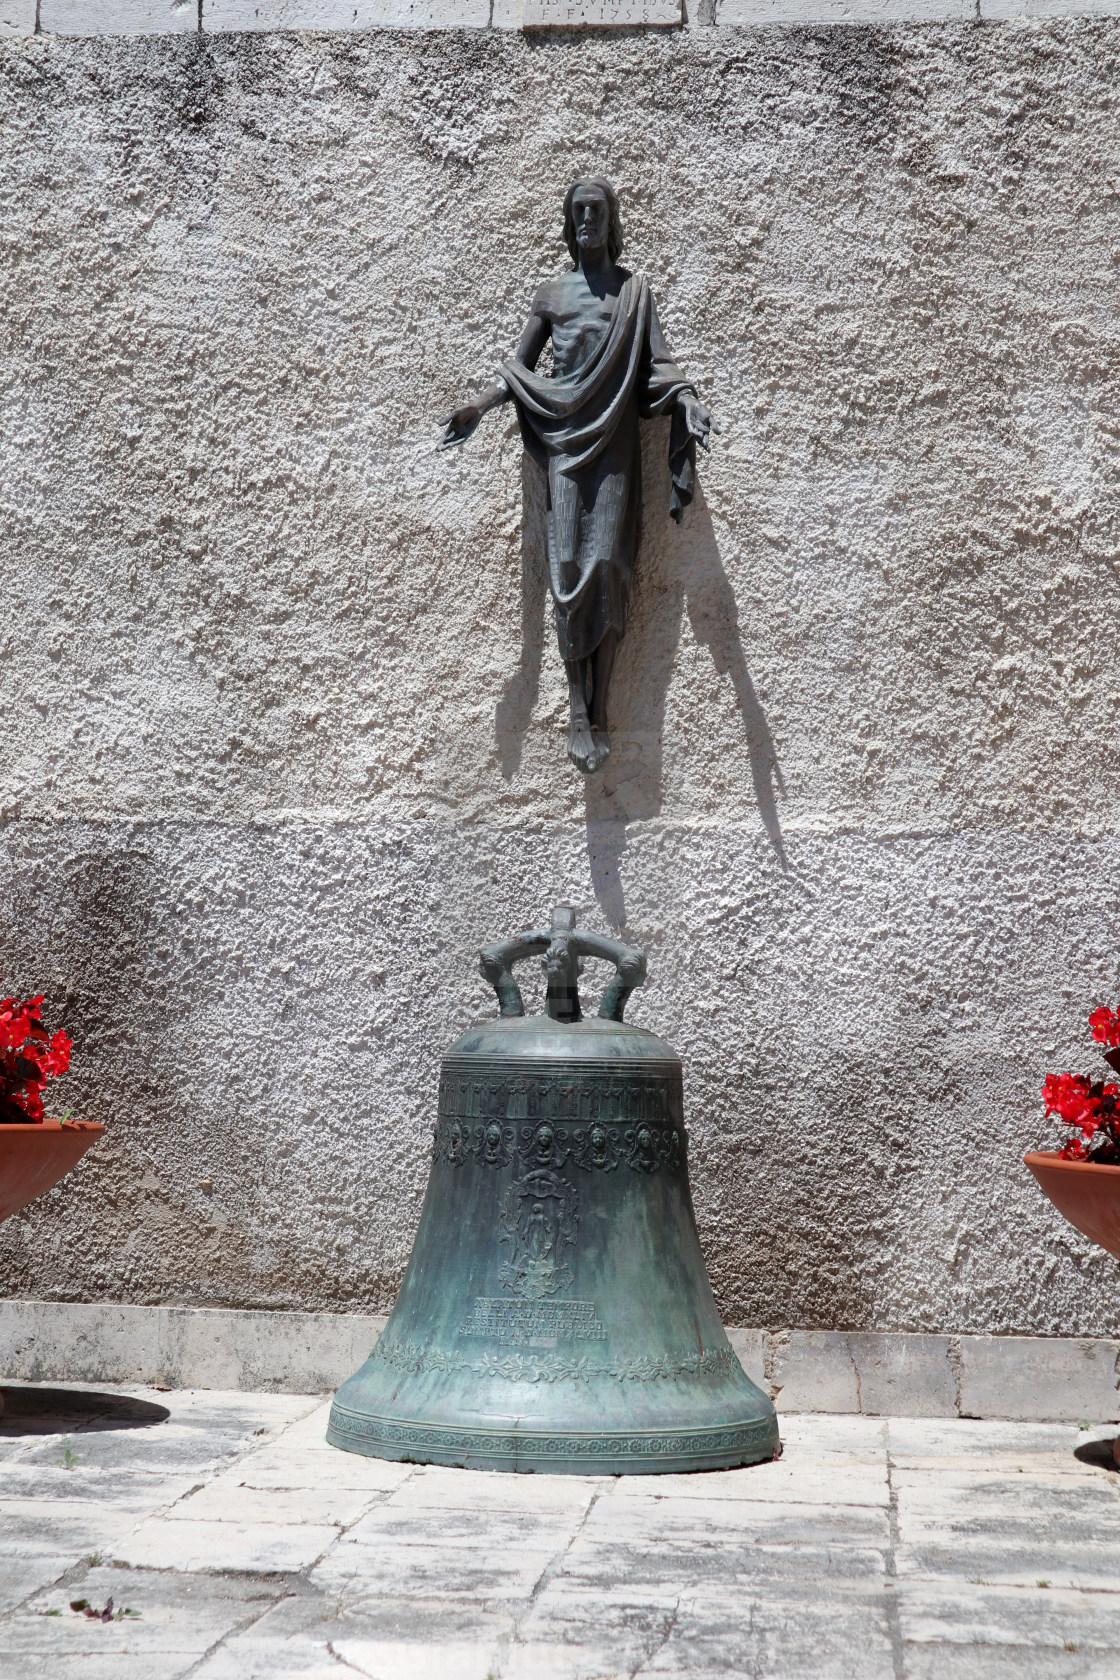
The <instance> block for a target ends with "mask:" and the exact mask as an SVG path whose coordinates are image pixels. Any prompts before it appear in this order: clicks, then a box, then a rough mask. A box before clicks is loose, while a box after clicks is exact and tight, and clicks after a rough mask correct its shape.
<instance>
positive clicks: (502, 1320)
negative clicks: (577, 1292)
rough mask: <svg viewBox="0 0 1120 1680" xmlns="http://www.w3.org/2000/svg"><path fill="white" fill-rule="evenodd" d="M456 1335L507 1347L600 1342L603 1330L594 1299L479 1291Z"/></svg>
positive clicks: (603, 1335) (603, 1338) (602, 1338)
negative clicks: (511, 1297)
mask: <svg viewBox="0 0 1120 1680" xmlns="http://www.w3.org/2000/svg"><path fill="white" fill-rule="evenodd" d="M459 1334H460V1336H491V1337H493V1338H494V1339H495V1340H496V1341H499V1342H503V1343H505V1344H506V1345H507V1346H508V1347H556V1345H557V1344H558V1343H559V1342H602V1341H605V1340H606V1336H607V1332H606V1331H605V1330H604V1328H603V1324H602V1321H601V1319H600V1318H599V1315H598V1313H597V1312H596V1311H595V1303H594V1301H507V1300H503V1299H502V1298H501V1297H494V1296H486V1295H480V1296H478V1297H477V1299H476V1300H474V1301H472V1303H471V1310H470V1312H469V1313H468V1314H467V1316H466V1318H465V1319H464V1320H463V1322H462V1324H460V1326H459Z"/></svg>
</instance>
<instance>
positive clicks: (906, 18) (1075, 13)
mask: <svg viewBox="0 0 1120 1680" xmlns="http://www.w3.org/2000/svg"><path fill="white" fill-rule="evenodd" d="M589 3H590V0H589ZM525 4H526V0H202V23H201V29H202V32H203V33H204V34H242V33H248V32H260V31H281V30H297V31H298V30H307V31H316V32H337V31H352V30H375V29H440V30H444V29H488V28H493V29H521V28H522V27H523V21H524V16H525ZM534 7H535V10H534V12H533V17H535V15H536V10H539V0H534ZM577 9H578V8H577ZM615 9H616V10H617V11H618V12H619V20H620V22H622V21H625V19H624V17H623V13H626V15H627V16H628V15H629V12H630V11H631V10H632V9H633V8H628V7H626V6H624V5H623V4H621V0H620V4H619V6H618V7H616V8H615ZM35 10H36V6H35V0H0V40H4V39H5V38H12V39H15V38H18V37H26V36H29V35H34V34H35V33H36V21H35ZM605 10H606V11H609V10H610V7H609V6H608V7H607V8H606V9H605V8H604V5H603V4H602V3H601V0H594V4H593V5H592V13H593V16H592V17H591V21H592V22H593V23H597V24H598V22H599V19H600V18H601V16H602V15H605ZM689 13H691V14H692V15H691V16H689V15H688V14H689ZM685 14H686V21H687V23H688V26H689V27H690V28H695V29H701V30H708V29H711V28H716V29H756V28H760V27H765V26H767V25H781V26H784V27H799V26H800V27H804V28H810V27H818V26H820V25H822V24H835V25H839V26H843V25H846V24H861V25H863V26H865V27H867V26H874V25H883V26H889V25H897V24H909V23H913V24H938V23H974V22H987V23H1002V22H1014V21H1021V20H1050V19H1056V18H1075V17H1117V16H1120V0H707V3H706V4H703V3H701V0H691V4H690V5H686V7H685ZM530 21H532V19H531V20H530ZM599 26H601V24H600V25H599ZM628 27H633V26H632V25H628ZM639 27H640V26H639ZM651 27H664V20H662V22H661V23H660V24H653V25H651ZM198 29H199V8H198V0H40V5H39V30H38V32H40V33H42V34H44V35H62V36H89V35H120V36H128V35H179V34H184V33H189V32H192V31H197V30H198Z"/></svg>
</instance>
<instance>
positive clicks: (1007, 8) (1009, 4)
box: [980, 0, 1120, 23]
mask: <svg viewBox="0 0 1120 1680" xmlns="http://www.w3.org/2000/svg"><path fill="white" fill-rule="evenodd" d="M1117 16H1120V0H980V19H981V22H983V23H1003V22H1008V21H1011V20H1013V19H1015V18H1060V17H1117Z"/></svg>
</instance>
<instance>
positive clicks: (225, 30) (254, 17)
mask: <svg viewBox="0 0 1120 1680" xmlns="http://www.w3.org/2000/svg"><path fill="white" fill-rule="evenodd" d="M489 21H490V4H489V0H203V5H202V27H203V29H204V30H206V31H209V32H213V33H222V34H240V33H242V32H247V31H250V30H261V29H267V30H281V29H292V30H299V29H305V30H328V29H485V28H486V26H487V24H488V23H489Z"/></svg>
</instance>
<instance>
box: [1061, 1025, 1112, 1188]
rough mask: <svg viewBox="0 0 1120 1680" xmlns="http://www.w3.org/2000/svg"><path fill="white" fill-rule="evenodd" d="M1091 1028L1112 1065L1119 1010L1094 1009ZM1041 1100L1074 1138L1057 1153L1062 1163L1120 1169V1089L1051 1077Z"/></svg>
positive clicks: (1079, 1077) (1074, 1076)
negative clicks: (1089, 1162)
mask: <svg viewBox="0 0 1120 1680" xmlns="http://www.w3.org/2000/svg"><path fill="white" fill-rule="evenodd" d="M1089 1025H1090V1027H1091V1028H1092V1031H1093V1037H1094V1038H1095V1039H1096V1040H1097V1043H1098V1044H1103V1045H1104V1046H1105V1047H1106V1055H1107V1057H1108V1060H1109V1061H1110V1062H1111V1061H1112V1060H1113V1057H1114V1056H1115V1054H1116V1050H1117V1048H1118V1047H1120V1009H1108V1008H1106V1007H1103V1006H1102V1007H1101V1008H1100V1009H1094V1011H1093V1013H1092V1014H1091V1015H1090V1017H1089ZM1042 1100H1043V1102H1044V1103H1045V1104H1046V1114H1047V1118H1049V1116H1050V1115H1051V1114H1056V1115H1057V1116H1058V1118H1059V1120H1060V1121H1061V1122H1062V1125H1063V1126H1069V1127H1070V1128H1071V1130H1072V1132H1073V1134H1074V1135H1073V1136H1071V1137H1068V1138H1067V1139H1066V1141H1065V1142H1064V1143H1063V1144H1062V1146H1061V1148H1060V1149H1059V1151H1058V1154H1059V1156H1060V1157H1061V1159H1062V1160H1063V1161H1084V1160H1092V1161H1096V1162H1102V1163H1104V1164H1106V1165H1112V1166H1120V1085H1116V1084H1112V1083H1110V1084H1107V1085H1106V1084H1105V1083H1104V1081H1103V1080H1099V1079H1098V1080H1096V1081H1093V1080H1091V1079H1087V1078H1086V1077H1085V1075H1084V1074H1080V1073H1048V1074H1047V1076H1046V1083H1045V1084H1044V1085H1043V1087H1042Z"/></svg>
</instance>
